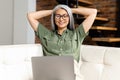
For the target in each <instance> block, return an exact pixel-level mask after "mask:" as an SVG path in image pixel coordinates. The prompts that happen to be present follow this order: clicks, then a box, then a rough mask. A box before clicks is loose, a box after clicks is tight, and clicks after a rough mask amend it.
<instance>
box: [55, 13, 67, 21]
mask: <svg viewBox="0 0 120 80" xmlns="http://www.w3.org/2000/svg"><path fill="white" fill-rule="evenodd" d="M61 18H62V19H64V20H65V19H67V18H68V14H63V15H60V14H55V19H61Z"/></svg>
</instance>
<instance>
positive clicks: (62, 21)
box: [55, 8, 69, 29]
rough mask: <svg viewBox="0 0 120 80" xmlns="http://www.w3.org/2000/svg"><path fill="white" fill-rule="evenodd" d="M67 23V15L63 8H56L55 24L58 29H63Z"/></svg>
mask: <svg viewBox="0 0 120 80" xmlns="http://www.w3.org/2000/svg"><path fill="white" fill-rule="evenodd" d="M68 23H69V15H68V13H67V12H66V10H64V9H61V8H60V9H58V10H56V12H55V24H56V25H57V27H58V29H65V28H67V25H68Z"/></svg>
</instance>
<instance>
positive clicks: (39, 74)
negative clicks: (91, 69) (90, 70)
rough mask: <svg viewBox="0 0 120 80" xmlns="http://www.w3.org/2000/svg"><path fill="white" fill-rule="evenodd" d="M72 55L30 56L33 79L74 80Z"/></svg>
mask: <svg viewBox="0 0 120 80" xmlns="http://www.w3.org/2000/svg"><path fill="white" fill-rule="evenodd" d="M73 62H74V61H73V57H72V56H43V57H32V69H33V78H34V80H75V75H74V63H73Z"/></svg>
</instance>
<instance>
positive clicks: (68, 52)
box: [28, 5, 97, 80]
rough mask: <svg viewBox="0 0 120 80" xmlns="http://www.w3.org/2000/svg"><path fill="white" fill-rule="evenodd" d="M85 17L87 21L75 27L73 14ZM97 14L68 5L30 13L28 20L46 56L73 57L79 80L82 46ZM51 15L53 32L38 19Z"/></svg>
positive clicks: (90, 10) (88, 9)
mask: <svg viewBox="0 0 120 80" xmlns="http://www.w3.org/2000/svg"><path fill="white" fill-rule="evenodd" d="M73 13H74V14H80V15H83V16H85V20H84V21H83V22H82V23H81V24H80V25H79V26H78V27H77V28H75V27H74V18H73V15H72V14H73ZM96 14H97V10H96V9H92V8H83V7H80V8H69V7H68V6H66V5H57V6H56V7H55V8H54V9H53V10H41V11H36V12H30V13H28V20H29V22H30V24H31V26H32V28H33V30H34V31H35V33H36V35H37V36H38V37H39V38H40V41H41V44H42V48H43V53H44V55H45V56H54V55H55V56H56V55H58V56H73V58H74V60H75V68H76V69H75V74H76V75H78V76H76V80H77V79H78V80H80V79H79V72H78V71H77V70H78V69H79V64H78V63H80V61H79V60H80V46H81V44H82V42H83V40H84V38H85V37H86V35H87V33H88V31H89V29H90V28H91V26H92V25H93V22H94V20H95V17H96ZM48 15H51V24H52V25H51V27H52V30H48V29H47V28H45V26H44V25H42V24H41V23H40V22H39V21H38V19H41V18H43V17H46V16H48Z"/></svg>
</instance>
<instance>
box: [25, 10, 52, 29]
mask: <svg viewBox="0 0 120 80" xmlns="http://www.w3.org/2000/svg"><path fill="white" fill-rule="evenodd" d="M51 14H52V10H42V11H36V12H29V13H28V14H27V18H28V20H29V23H30V25H31V26H32V28H33V30H34V31H37V27H38V24H39V21H38V19H40V18H43V17H45V16H48V15H51Z"/></svg>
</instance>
